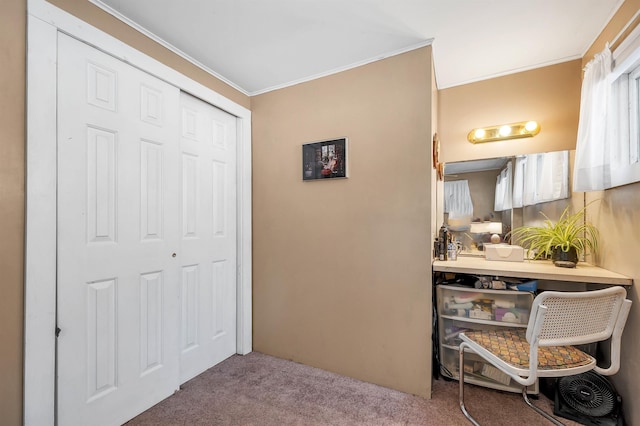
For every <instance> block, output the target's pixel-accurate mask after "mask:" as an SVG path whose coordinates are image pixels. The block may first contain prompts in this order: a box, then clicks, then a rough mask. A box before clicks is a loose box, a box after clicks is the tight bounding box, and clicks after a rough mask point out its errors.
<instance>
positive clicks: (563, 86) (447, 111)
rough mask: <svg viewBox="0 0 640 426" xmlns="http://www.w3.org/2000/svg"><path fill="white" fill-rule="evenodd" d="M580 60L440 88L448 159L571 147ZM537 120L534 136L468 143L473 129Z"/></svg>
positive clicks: (443, 144)
mask: <svg viewBox="0 0 640 426" xmlns="http://www.w3.org/2000/svg"><path fill="white" fill-rule="evenodd" d="M580 73H581V62H580V60H575V61H570V62H565V63H561V64H558V65H552V66H548V67H544V68H538V69H534V70H531V71H526V72H521V73H517V74H511V75H507V76H504V77H499V78H493V79H490V80H485V81H480V82H477V83H470V84H465V85H462V86H457V87H452V88H448V89H444V90H441V91H440V109H439V116H440V121H439V130H440V132H439V133H440V140H441V147H442V158H443V160H444V161H445V162H447V161H461V160H473V159H478V158H493V157H504V156H510V155H515V154H531V153H536V152H546V151H559V150H563V149H574V148H575V145H576V136H577V130H578V116H579V112H580V75H581V74H580ZM527 120H536V121H537V122H538V123H540V126H541V130H540V133H539V134H538V135H537V136H535V137H533V138H525V139H514V140H509V141H500V142H489V143H482V144H475V145H474V144H472V143H469V142H468V141H467V133H469V131H470V130H471V129H474V128H476V127H486V126H492V125H498V124H507V123H513V122H518V121H527Z"/></svg>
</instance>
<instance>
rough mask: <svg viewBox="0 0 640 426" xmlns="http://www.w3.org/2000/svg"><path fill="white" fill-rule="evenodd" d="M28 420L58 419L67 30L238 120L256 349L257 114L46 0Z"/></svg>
mask: <svg viewBox="0 0 640 426" xmlns="http://www.w3.org/2000/svg"><path fill="white" fill-rule="evenodd" d="M27 19H28V33H27V40H28V52H27V58H28V67H27V189H26V200H27V211H26V248H25V256H26V259H25V330H24V332H25V347H24V351H25V355H24V424H25V425H53V424H54V423H55V369H54V368H55V338H54V332H55V326H56V322H55V317H56V312H55V310H56V305H55V300H56V232H57V230H56V226H57V224H56V222H57V221H56V175H57V172H56V157H57V153H56V108H57V104H56V98H57V93H56V85H57V82H56V62H57V59H56V58H57V37H56V34H57V32H58V31H62V32H64V33H66V34H69V35H70V36H72V37H75V38H77V39H79V40H81V41H83V42H85V43H88V44H90V45H92V46H94V47H96V48H98V49H100V50H102V51H105V52H107V53H109V54H111V55H113V56H114V57H117V58H119V59H121V60H123V61H125V62H127V63H129V64H131V65H133V66H135V67H137V68H140V69H142V70H145V71H146V72H148V73H150V74H152V75H154V76H156V77H158V78H160V79H162V80H164V81H166V82H168V83H170V84H172V85H174V86H176V87H179V88H180V89H182V90H184V91H185V92H188V93H191V94H193V95H195V96H197V97H199V98H200V99H202V100H204V101H206V102H208V103H210V104H212V105H214V106H216V107H218V108H220V109H223V110H225V111H227V112H229V113H230V114H232V115H234V116H236V117H237V126H238V152H237V162H238V164H237V169H238V172H237V178H238V181H237V185H238V186H237V195H238V218H237V224H238V237H237V238H238V287H237V291H238V293H237V296H238V297H237V299H238V301H237V312H238V318H237V319H238V321H237V324H238V330H237V336H238V337H237V352H238V353H240V354H247V353H249V352H251V350H252V316H251V312H252V296H251V293H252V287H251V283H252V261H251V252H252V248H251V244H252V243H251V242H252V230H251V190H252V189H251V111H249V110H248V109H246V108H244V107H243V106H241V105H238V104H236V103H235V102H233V101H231V100H229V99H227V98H225V97H224V96H221V95H219V94H218V93H216V92H214V91H212V90H211V89H209V88H207V87H205V86H203V85H202V84H200V83H197V82H195V81H193V80H191V79H190V78H188V77H186V76H184V75H183V74H180V73H179V72H177V71H176V70H174V69H171V68H169V67H167V66H166V65H164V64H162V63H160V62H158V61H156V60H155V59H153V58H150V57H149V56H147V55H145V54H143V53H141V52H139V51H137V50H135V49H133V48H132V47H130V46H128V45H126V44H124V43H123V42H121V41H119V40H118V39H116V38H114V37H112V36H110V35H108V34H106V33H104V32H102V31H100V30H98V29H96V28H95V27H92V26H91V25H89V24H87V23H86V22H83V21H81V20H80V19H78V18H76V17H74V16H72V15H70V14H68V13H66V12H64V11H62V10H61V9H58V8H57V7H55V6H53V5H51V4H49V3H47V2H46V1H45V0H29V1H28V15H27Z"/></svg>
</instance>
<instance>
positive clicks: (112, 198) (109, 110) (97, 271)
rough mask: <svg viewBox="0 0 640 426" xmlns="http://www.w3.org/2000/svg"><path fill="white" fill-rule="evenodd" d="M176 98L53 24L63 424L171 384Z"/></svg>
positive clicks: (174, 367) (128, 407) (87, 420)
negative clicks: (56, 48)
mask: <svg viewBox="0 0 640 426" xmlns="http://www.w3.org/2000/svg"><path fill="white" fill-rule="evenodd" d="M179 98H180V94H179V90H178V89H177V88H175V87H173V86H170V85H168V84H166V83H164V82H162V81H160V80H158V79H156V78H154V77H151V76H149V75H148V74H146V73H144V72H141V71H140V70H138V69H136V68H133V67H131V66H129V65H127V64H125V63H123V62H121V61H119V60H117V59H115V58H113V57H111V56H109V55H106V54H104V53H102V52H100V51H98V50H96V49H93V48H91V47H89V46H87V45H85V44H83V43H81V42H78V41H76V40H75V39H72V38H70V37H67V36H65V35H60V36H59V58H58V115H59V116H58V213H57V214H58V300H57V303H58V305H57V306H58V326H59V327H60V329H61V332H60V335H59V338H58V348H57V364H58V365H57V368H58V371H57V379H58V380H57V401H58V404H57V406H58V424H59V425H62V426H64V425H116V424H121V423H123V422H124V421H126V420H128V419H130V418H132V417H133V416H135V415H137V414H138V413H140V412H142V411H144V410H145V409H147V408H149V407H151V406H152V405H154V404H155V403H157V402H158V401H160V400H162V399H164V398H165V397H167V396H169V395H171V394H172V393H173V392H174V391H175V390H176V389H177V388H178V386H179V382H178V380H179V354H180V351H179V324H180V321H179V312H180V300H179V298H180V288H179V282H180V274H181V273H184V272H183V271H184V269H181V260H180V250H179V244H180V228H181V227H180V226H179V223H180V212H179V205H180V200H181V194H180V190H181V188H180V184H179V182H180V176H179V174H180V173H179V170H180V169H179V162H178V161H177V159H178V158H180V155H181V154H180V150H179V141H180V137H179V133H180V131H179V128H180V126H179V117H180V112H179V107H178V106H179V102H180V99H179Z"/></svg>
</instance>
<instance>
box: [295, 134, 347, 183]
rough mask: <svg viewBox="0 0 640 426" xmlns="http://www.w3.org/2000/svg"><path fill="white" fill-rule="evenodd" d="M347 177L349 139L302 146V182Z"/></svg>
mask: <svg viewBox="0 0 640 426" xmlns="http://www.w3.org/2000/svg"><path fill="white" fill-rule="evenodd" d="M346 177H347V138H340V139H332V140H327V141H321V142H311V143H307V144H304V145H302V180H319V179H335V178H346Z"/></svg>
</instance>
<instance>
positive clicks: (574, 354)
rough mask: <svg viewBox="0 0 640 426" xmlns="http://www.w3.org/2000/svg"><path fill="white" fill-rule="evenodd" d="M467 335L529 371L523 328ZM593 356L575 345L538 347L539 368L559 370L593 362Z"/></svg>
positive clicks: (504, 358)
mask: <svg viewBox="0 0 640 426" xmlns="http://www.w3.org/2000/svg"><path fill="white" fill-rule="evenodd" d="M464 335H465V336H467V337H468V338H469V339H471V340H473V341H474V342H476V343H477V344H479V345H480V346H482V347H483V348H485V349H487V350H488V351H490V352H492V353H493V354H494V355H496V356H498V357H499V358H500V359H502V360H503V361H505V362H506V363H509V364H511V365H512V366H514V367H517V368H524V369H528V368H529V342H527V338H526V330H524V329H499V330H477V331H465V332H464ZM592 360H593V358H592V357H590V356H589V355H587V354H586V353H584V352H582V351H581V350H579V349H576V348H574V347H573V346H540V347H538V369H540V370H557V369H564V368H573V367H580V366H583V365H587V364H589V363H591V362H592Z"/></svg>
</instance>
